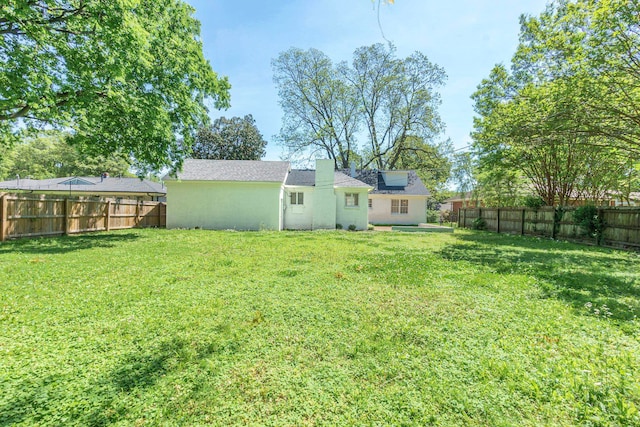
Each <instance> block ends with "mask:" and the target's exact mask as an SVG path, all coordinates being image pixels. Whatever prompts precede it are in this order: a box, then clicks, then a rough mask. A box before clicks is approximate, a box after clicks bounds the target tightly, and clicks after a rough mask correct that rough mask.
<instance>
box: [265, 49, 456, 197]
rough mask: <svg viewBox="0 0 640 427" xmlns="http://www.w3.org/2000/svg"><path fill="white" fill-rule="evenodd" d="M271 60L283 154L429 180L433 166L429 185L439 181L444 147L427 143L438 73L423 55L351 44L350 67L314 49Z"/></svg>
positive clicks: (433, 128)
mask: <svg viewBox="0 0 640 427" xmlns="http://www.w3.org/2000/svg"><path fill="white" fill-rule="evenodd" d="M272 65H273V70H274V81H275V83H276V86H277V88H278V94H279V97H280V105H281V106H282V109H283V110H284V118H283V126H282V129H281V131H280V135H279V140H280V143H281V144H282V145H283V146H284V148H285V149H286V150H287V153H286V156H287V157H288V158H290V159H295V158H297V157H298V156H307V155H308V156H310V157H313V156H316V155H318V156H328V157H329V158H331V159H334V160H335V162H336V166H337V167H341V168H348V167H349V166H350V163H351V162H353V161H355V162H357V163H358V164H359V165H360V166H361V167H363V168H367V167H375V168H379V169H398V168H403V167H411V168H413V169H417V170H418V172H420V171H422V172H424V173H423V176H426V175H430V176H431V177H432V178H433V177H434V176H436V175H435V174H433V171H434V170H436V171H437V172H438V174H437V176H436V179H435V181H437V183H436V182H434V185H433V187H434V188H435V187H437V186H439V185H440V186H441V184H442V183H443V182H444V181H446V177H443V176H444V175H447V174H448V168H449V163H448V161H447V160H446V152H445V149H447V148H448V147H450V144H449V143H436V142H435V141H436V139H437V137H438V136H439V135H440V134H441V132H442V130H443V129H444V125H443V124H442V122H441V120H440V117H439V115H438V106H439V104H440V96H439V94H438V92H437V89H438V88H439V87H440V86H441V85H442V84H443V83H444V80H445V78H446V75H445V73H444V70H442V68H440V67H438V66H437V65H435V64H433V63H431V62H430V61H429V60H428V58H427V57H426V56H425V55H423V54H422V53H420V52H414V53H413V54H412V55H410V56H409V57H407V58H397V57H396V50H395V47H394V46H393V45H388V46H385V45H382V44H374V45H372V46H364V47H361V48H358V49H356V50H355V52H354V54H353V61H352V63H351V64H348V63H346V62H343V63H339V64H334V63H333V62H332V61H331V59H330V58H328V57H327V56H326V55H325V54H324V53H322V52H321V51H319V50H316V49H309V50H307V51H304V50H301V49H297V48H292V49H289V50H288V51H286V52H283V53H281V54H280V55H279V56H278V57H277V58H276V59H274V60H273V62H272ZM358 138H364V139H365V141H362V142H361V141H358ZM436 164H437V165H436ZM440 172H444V173H440ZM430 181H434V180H433V179H431V180H430Z"/></svg>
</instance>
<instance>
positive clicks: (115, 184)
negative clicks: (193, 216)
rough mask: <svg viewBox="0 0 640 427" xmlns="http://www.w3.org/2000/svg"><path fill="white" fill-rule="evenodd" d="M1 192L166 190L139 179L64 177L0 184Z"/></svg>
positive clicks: (160, 191)
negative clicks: (68, 182)
mask: <svg viewBox="0 0 640 427" xmlns="http://www.w3.org/2000/svg"><path fill="white" fill-rule="evenodd" d="M70 180H73V181H72V182H85V183H86V184H78V185H76V184H72V185H69V184H65V182H67V181H70ZM0 189H2V190H23V191H73V192H80V191H82V192H87V193H91V194H97V193H143V194H150V195H165V194H166V193H167V191H166V189H165V188H164V186H163V185H162V184H161V183H158V182H153V181H149V180H146V179H143V180H141V179H140V178H114V177H109V178H104V179H103V178H100V177H93V176H90V177H87V176H83V177H64V178H52V179H26V178H22V179H20V180H19V181H18V180H12V181H3V182H0Z"/></svg>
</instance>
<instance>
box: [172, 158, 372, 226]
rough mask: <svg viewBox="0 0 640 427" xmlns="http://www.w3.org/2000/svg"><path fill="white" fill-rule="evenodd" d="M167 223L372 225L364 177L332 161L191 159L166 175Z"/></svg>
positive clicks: (194, 224) (189, 224)
mask: <svg viewBox="0 0 640 427" xmlns="http://www.w3.org/2000/svg"><path fill="white" fill-rule="evenodd" d="M164 180H165V186H166V188H167V228H195V227H199V228H204V229H236V230H261V229H269V230H282V229H334V228H335V227H336V224H341V225H342V226H343V227H344V228H348V227H349V226H350V225H354V226H355V228H356V229H358V230H364V229H366V228H367V225H368V214H369V212H368V206H367V195H368V192H369V191H370V190H371V189H372V187H371V186H369V185H368V184H366V183H365V182H363V181H361V180H358V179H354V178H352V177H350V176H348V175H347V174H345V173H343V172H340V171H335V170H334V162H333V160H317V163H316V169H315V170H297V169H291V167H290V164H289V162H275V161H252V160H196V159H188V160H185V162H184V164H183V168H182V171H181V172H179V173H178V174H177V176H176V177H170V176H166V177H165V178H164Z"/></svg>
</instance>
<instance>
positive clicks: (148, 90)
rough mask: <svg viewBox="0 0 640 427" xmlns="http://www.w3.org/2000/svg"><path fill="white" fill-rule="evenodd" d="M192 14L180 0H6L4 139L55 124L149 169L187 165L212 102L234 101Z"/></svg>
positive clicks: (1, 83)
mask: <svg viewBox="0 0 640 427" xmlns="http://www.w3.org/2000/svg"><path fill="white" fill-rule="evenodd" d="M192 14H193V8H192V7H190V6H189V5H187V4H186V3H184V2H183V1H181V0H8V1H5V2H3V3H2V6H0V34H1V35H2V37H1V38H0V143H2V144H4V145H7V144H8V143H11V142H12V141H16V140H18V139H19V138H21V137H22V136H23V135H24V133H25V131H29V130H34V129H39V128H51V127H57V128H61V129H68V130H70V132H71V133H70V137H69V141H70V142H71V143H73V144H75V145H77V146H81V147H83V148H84V149H86V150H89V151H91V152H93V153H96V154H98V153H99V154H103V155H108V154H112V153H120V154H122V155H124V156H131V157H133V158H135V159H136V161H137V162H138V163H139V166H140V167H141V169H145V168H146V169H158V168H162V167H166V166H171V167H174V166H176V165H179V164H180V162H181V159H182V158H183V157H184V155H185V154H186V153H185V150H186V149H185V147H189V146H190V145H191V142H192V141H193V137H194V135H195V132H196V130H197V129H198V127H200V126H201V125H202V124H203V123H205V122H206V121H207V107H206V105H205V100H206V99H211V100H212V103H213V105H214V106H215V107H225V106H227V105H228V101H229V88H230V86H229V83H228V81H227V79H226V78H219V77H218V76H217V75H216V73H215V72H214V71H213V70H212V69H211V66H210V64H209V63H208V61H206V60H205V59H204V57H203V54H202V45H201V42H200V38H199V33H200V24H199V22H198V21H197V20H196V19H195V18H194V17H193V16H192ZM180 139H183V140H184V141H185V142H186V144H180V143H179V142H178V141H179V140H180Z"/></svg>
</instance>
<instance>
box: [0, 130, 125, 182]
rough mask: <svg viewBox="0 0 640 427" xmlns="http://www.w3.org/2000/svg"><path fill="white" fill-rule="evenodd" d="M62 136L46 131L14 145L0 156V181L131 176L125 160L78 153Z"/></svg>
mask: <svg viewBox="0 0 640 427" xmlns="http://www.w3.org/2000/svg"><path fill="white" fill-rule="evenodd" d="M66 136H67V135H65V134H61V133H59V132H55V131H48V132H43V133H42V134H40V135H38V136H36V137H29V138H26V139H25V140H24V141H22V142H20V143H17V144H15V145H14V146H13V147H11V148H10V149H8V150H6V152H5V153H4V154H3V156H2V162H1V163H0V179H14V178H15V177H16V175H18V176H20V177H22V178H25V177H30V178H33V179H47V178H58V177H64V176H99V175H100V174H102V173H103V172H108V173H109V174H111V175H114V176H115V175H125V176H127V175H129V176H130V175H131V174H130V173H129V168H130V165H129V163H128V162H127V161H126V159H123V158H121V157H118V156H116V155H111V156H101V155H98V156H92V155H89V154H87V153H82V152H80V151H78V150H77V149H76V148H75V147H72V146H70V145H69V144H67V143H66V141H65V137H66ZM3 166H4V167H3Z"/></svg>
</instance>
